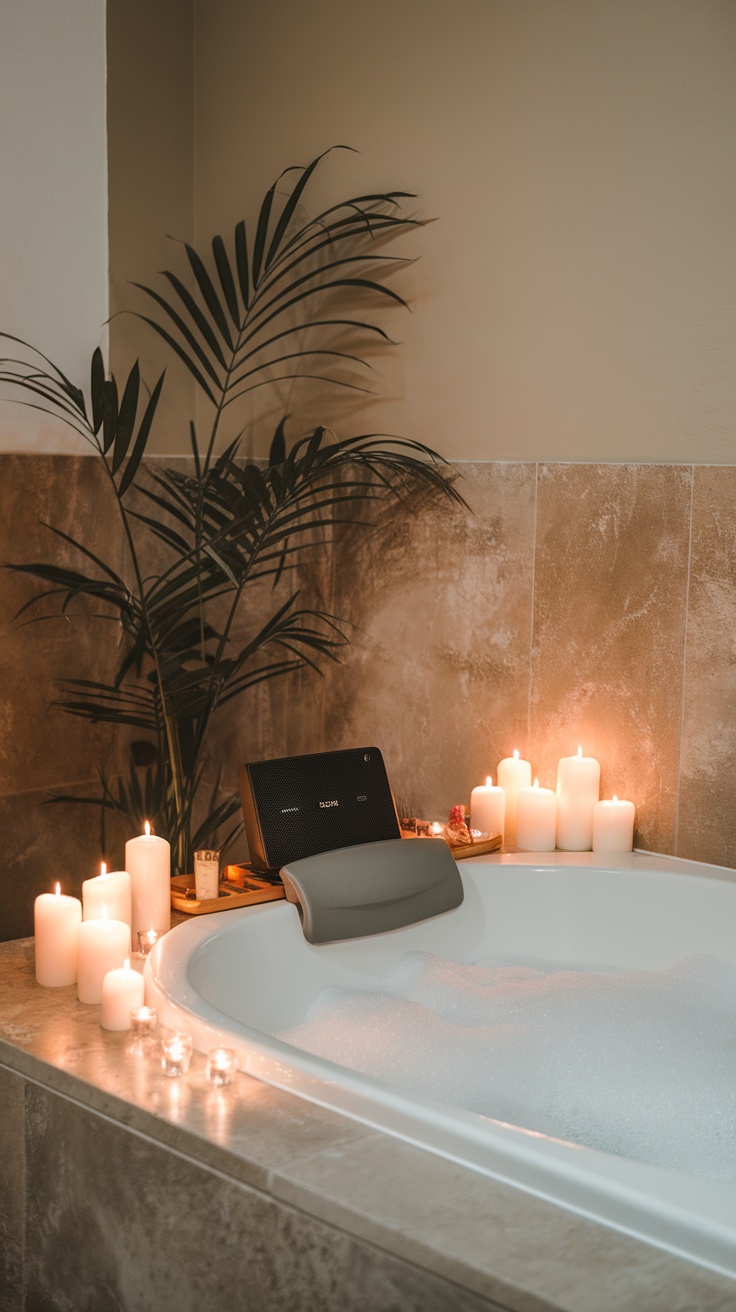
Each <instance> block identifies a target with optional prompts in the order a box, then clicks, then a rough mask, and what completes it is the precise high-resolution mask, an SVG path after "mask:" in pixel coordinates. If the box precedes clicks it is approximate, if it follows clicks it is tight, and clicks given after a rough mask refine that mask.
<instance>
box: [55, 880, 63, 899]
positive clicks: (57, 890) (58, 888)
mask: <svg viewBox="0 0 736 1312" xmlns="http://www.w3.org/2000/svg"><path fill="white" fill-rule="evenodd" d="M54 891H55V893H56V896H57V897H61V884H59V883H56V884H54Z"/></svg>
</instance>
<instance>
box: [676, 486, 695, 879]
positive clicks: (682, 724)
mask: <svg viewBox="0 0 736 1312" xmlns="http://www.w3.org/2000/svg"><path fill="white" fill-rule="evenodd" d="M694 500H695V465H691V466H690V527H689V536H688V544H687V582H686V584H685V635H684V641H683V648H682V696H681V698H680V740H679V743H678V745H677V791H676V794H675V855H677V853H678V851H679V849H680V781H681V778H682V736H683V733H684V730H685V683H686V679H687V636H688V634H687V630H688V621H689V618H690V571H691V569H692V559H693V503H694Z"/></svg>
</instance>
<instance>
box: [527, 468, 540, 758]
mask: <svg viewBox="0 0 736 1312" xmlns="http://www.w3.org/2000/svg"><path fill="white" fill-rule="evenodd" d="M538 499H539V461H537V462H536V463H535V465H534V529H533V532H532V587H531V593H532V598H531V618H530V623H529V693H528V697H527V708H526V754H527V757H528V756H529V752H530V750H531V748H530V744H531V739H532V689H533V684H534V678H533V676H534V600H535V591H534V590H535V584H536V570H537V503H538Z"/></svg>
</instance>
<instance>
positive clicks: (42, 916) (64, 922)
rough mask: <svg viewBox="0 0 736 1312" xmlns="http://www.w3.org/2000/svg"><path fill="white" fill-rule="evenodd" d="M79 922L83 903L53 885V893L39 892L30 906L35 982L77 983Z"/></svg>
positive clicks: (45, 983)
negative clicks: (31, 907) (31, 908)
mask: <svg viewBox="0 0 736 1312" xmlns="http://www.w3.org/2000/svg"><path fill="white" fill-rule="evenodd" d="M81 920H82V903H81V902H80V901H79V898H78V897H67V896H66V894H65V893H62V891H61V885H60V884H57V885H56V892H55V893H41V894H39V896H38V897H37V898H36V901H35V902H34V904H33V932H34V935H35V953H36V982H37V983H38V984H43V985H45V987H46V988H58V987H61V986H62V985H64V984H76V982H77V931H78V929H79V925H80V923H81Z"/></svg>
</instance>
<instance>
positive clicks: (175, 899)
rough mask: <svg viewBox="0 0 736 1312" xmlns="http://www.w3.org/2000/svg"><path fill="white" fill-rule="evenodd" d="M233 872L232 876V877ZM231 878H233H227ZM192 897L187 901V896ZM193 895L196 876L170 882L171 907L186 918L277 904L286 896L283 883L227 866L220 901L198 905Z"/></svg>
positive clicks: (176, 877)
mask: <svg viewBox="0 0 736 1312" xmlns="http://www.w3.org/2000/svg"><path fill="white" fill-rule="evenodd" d="M231 872H232V874H231ZM228 875H231V877H230V878H228ZM189 890H191V892H190V893H189V896H188V897H187V892H189ZM193 894H194V875H174V877H173V879H172V881H171V905H172V907H174V908H175V910H176V911H183V912H184V914H185V915H186V916H201V915H203V914H204V913H205V912H208V913H209V912H211V911H232V910H233V908H234V907H250V906H255V904H256V903H258V902H275V901H277V899H278V898H283V897H285V896H286V894H285V893H284V886H283V884H282V883H281V880H280V879H278V878H276V879H275V880H274V879H269V878H268V877H267V876H263V875H258V874H254V872H253V871H252V870H251V868H250V866H248V865H240V866H225V869H224V870H223V872H222V876H221V878H220V895H219V897H209V898H205V899H204V900H203V901H201V902H200V901H199V900H198V898H197V897H196V896H192V895H193Z"/></svg>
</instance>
